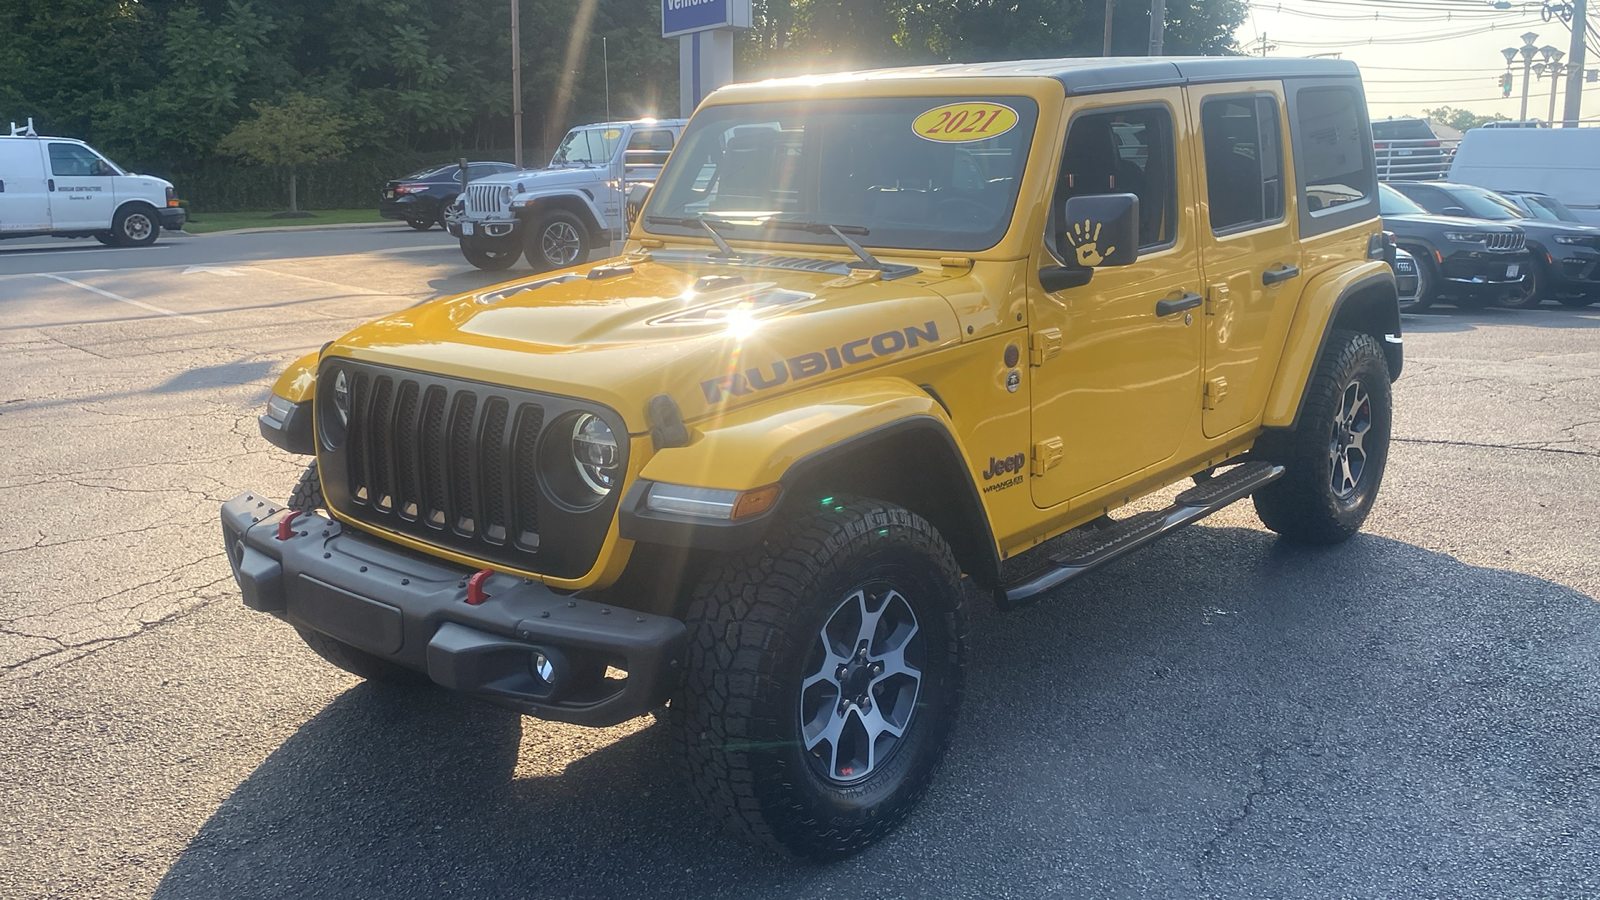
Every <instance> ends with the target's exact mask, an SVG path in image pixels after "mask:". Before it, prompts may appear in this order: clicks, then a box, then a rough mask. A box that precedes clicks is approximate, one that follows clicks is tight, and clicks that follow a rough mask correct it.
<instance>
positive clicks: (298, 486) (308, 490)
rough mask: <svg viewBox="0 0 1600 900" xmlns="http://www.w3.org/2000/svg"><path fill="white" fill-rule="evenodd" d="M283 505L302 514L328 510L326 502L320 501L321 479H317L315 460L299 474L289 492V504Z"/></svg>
mask: <svg viewBox="0 0 1600 900" xmlns="http://www.w3.org/2000/svg"><path fill="white" fill-rule="evenodd" d="M284 505H285V506H287V507H289V508H290V509H298V510H300V511H302V512H312V511H314V510H318V509H327V508H328V504H327V501H325V500H323V499H322V479H321V478H319V477H317V461H316V460H312V461H311V465H309V466H306V470H305V471H304V472H301V473H300V480H299V481H298V482H296V483H295V486H294V490H292V491H290V492H289V502H287V503H285V504H284Z"/></svg>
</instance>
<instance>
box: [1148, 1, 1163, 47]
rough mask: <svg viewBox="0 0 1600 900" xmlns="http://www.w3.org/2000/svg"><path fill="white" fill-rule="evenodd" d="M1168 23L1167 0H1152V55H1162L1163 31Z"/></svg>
mask: <svg viewBox="0 0 1600 900" xmlns="http://www.w3.org/2000/svg"><path fill="white" fill-rule="evenodd" d="M1166 24H1167V4H1166V2H1165V0H1150V55H1151V56H1160V55H1161V32H1162V29H1164V28H1165V27H1166Z"/></svg>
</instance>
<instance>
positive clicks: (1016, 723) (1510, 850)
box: [155, 527, 1600, 900]
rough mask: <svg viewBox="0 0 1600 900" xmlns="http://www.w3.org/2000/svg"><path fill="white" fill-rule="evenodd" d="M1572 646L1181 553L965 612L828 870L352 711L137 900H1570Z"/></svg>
mask: <svg viewBox="0 0 1600 900" xmlns="http://www.w3.org/2000/svg"><path fill="white" fill-rule="evenodd" d="M1596 646H1600V603H1596V602H1595V600H1594V599H1593V598H1591V597H1589V596H1586V595H1585V594H1582V593H1580V592H1578V591H1574V590H1572V589H1570V588H1567V587H1564V586H1562V585H1559V584H1554V583H1551V582H1548V581H1545V580H1542V579H1538V578H1534V577H1531V576H1527V575H1523V574H1518V573H1514V572H1508V571H1503V570H1498V569H1489V568H1477V567H1473V566H1469V565H1465V564H1463V563H1461V562H1459V561H1457V560H1455V559H1453V558H1451V557H1449V556H1446V555H1443V554H1439V553H1435V552H1432V551H1428V550H1424V549H1421V548H1418V547H1415V546H1412V545H1409V544H1405V543H1401V542H1397V541H1393V540H1388V539H1385V538H1380V537H1374V536H1368V535H1362V536H1359V537H1357V538H1356V539H1354V540H1352V541H1351V542H1349V543H1347V544H1345V545H1343V546H1339V547H1335V548H1329V549H1322V550H1315V551H1313V550H1305V549H1299V548H1295V547H1291V546H1288V545H1285V544H1282V543H1280V542H1278V541H1276V540H1275V539H1274V538H1273V536H1271V535H1269V534H1266V533H1264V532H1261V531H1257V530H1252V529H1245V528H1208V527H1196V528H1191V529H1187V530H1185V531H1183V532H1180V533H1178V534H1176V535H1174V536H1172V537H1171V538H1169V539H1167V540H1166V541H1163V542H1161V543H1159V544H1157V545H1155V546H1154V547H1152V548H1150V549H1148V550H1146V551H1143V552H1142V553H1141V554H1134V555H1133V556H1130V557H1129V558H1127V559H1124V560H1121V561H1119V562H1118V563H1116V564H1113V565H1112V566H1108V567H1107V568H1106V569H1104V570H1101V571H1099V572H1096V573H1092V574H1090V575H1088V576H1085V577H1084V578H1082V579H1080V580H1079V581H1078V582H1075V583H1074V584H1072V585H1070V586H1068V587H1067V588H1065V589H1063V590H1060V591H1058V592H1057V593H1056V595H1055V596H1053V597H1051V598H1048V599H1046V600H1045V601H1043V602H1042V603H1040V604H1038V605H1035V606H1032V607H1029V608H1026V609H1024V610H1020V611H1017V612H1014V613H1009V614H1004V615H998V614H993V613H990V612H988V611H987V608H986V607H985V606H982V605H980V606H979V607H978V608H977V610H976V615H975V617H974V621H973V626H972V633H971V653H970V660H971V667H970V675H969V682H968V691H967V697H966V706H965V707H964V710H963V715H962V722H961V725H960V727H959V728H958V730H957V733H956V735H955V739H954V746H953V748H952V750H951V753H950V757H949V758H948V760H947V762H946V764H945V767H944V769H943V771H942V772H941V774H940V775H939V777H938V778H937V779H936V781H935V784H934V787H933V789H932V790H931V791H930V793H929V795H928V797H927V798H926V799H925V801H924V802H923V804H922V805H921V807H920V808H919V809H918V810H917V812H915V813H914V814H913V815H912V816H911V818H910V819H909V820H908V822H907V823H906V825H905V826H904V827H902V828H901V829H900V830H898V831H897V832H895V833H894V834H893V835H891V836H890V837H889V838H888V839H887V840H886V841H885V842H884V843H882V844H881V845H879V846H877V847H875V848H873V849H871V850H869V851H867V852H866V853H864V854H862V855H861V856H859V857H857V858H855V859H852V860H849V861H846V862H843V863H838V864H835V865H832V866H827V867H819V866H812V865H805V864H797V863H792V862H786V861H783V860H779V859H776V858H774V857H772V856H769V855H767V854H766V853H764V852H762V851H758V850H754V849H751V848H748V847H746V846H744V845H743V844H741V843H739V842H737V841H735V840H734V839H732V838H730V837H728V836H726V835H724V834H722V833H721V831H720V829H719V828H718V827H717V826H716V824H715V823H714V822H713V821H712V819H711V818H710V816H709V815H708V814H706V813H705V812H703V811H701V809H699V808H698V806H697V805H696V804H695V803H693V802H692V800H691V798H690V796H689V794H688V792H687V790H686V789H685V788H684V787H683V785H682V783H681V781H680V779H679V776H678V772H677V769H676V766H675V760H674V758H673V754H672V750H671V746H670V742H669V741H668V739H667V735H666V734H665V732H666V727H665V726H663V725H651V726H649V727H643V728H640V729H638V730H635V731H632V732H631V733H627V734H626V735H625V736H621V737H620V738H610V737H607V736H606V735H609V734H613V733H603V734H602V733H596V732H583V731H580V730H577V729H570V728H564V727H562V726H555V725H550V724H548V723H542V722H538V721H535V720H532V719H528V720H523V719H519V718H518V717H516V716H514V715H511V714H509V713H505V712H501V711H498V710H495V709H492V708H489V707H484V706H479V705H477V704H473V703H465V702H462V701H461V700H459V699H457V698H453V697H451V696H449V695H446V694H444V693H443V692H435V691H423V692H420V693H409V694H408V693H403V692H399V691H392V690H385V689H381V688H378V687H375V686H370V685H363V686H360V687H357V688H354V689H352V690H350V691H348V692H347V693H345V694H344V695H342V696H341V697H339V698H338V699H337V700H336V701H335V702H333V703H332V704H330V705H329V706H328V707H327V708H326V709H324V710H323V711H322V712H321V713H320V714H318V715H317V716H316V717H314V718H313V719H312V720H311V721H309V722H307V723H306V724H305V725H304V726H303V727H302V728H301V729H300V730H299V732H297V733H296V734H295V735H294V736H292V737H291V738H290V739H288V740H287V741H285V742H284V743H283V744H282V745H281V746H280V747H279V748H278V749H277V750H276V751H275V752H274V753H273V754H272V755H271V756H270V757H268V758H267V759H266V760H265V762H263V763H262V764H261V766H260V767H259V768H258V769H257V770H256V771H255V772H254V774H252V775H251V776H250V777H249V778H248V779H246V780H245V781H244V782H243V783H242V784H241V785H239V787H238V788H237V789H236V790H235V791H234V793H233V794H232V796H230V797H229V798H228V799H227V800H226V801H225V802H224V803H223V804H222V806H221V807H220V808H219V809H218V810H217V812H216V813H215V814H214V815H213V816H212V817H211V819H210V820H209V821H208V822H206V823H205V825H204V826H203V827H202V828H201V829H200V831H199V833H198V834H197V835H196V836H195V838H194V839H193V841H192V842H191V843H190V844H189V846H188V847H187V848H186V849H185V850H184V851H183V853H182V854H181V856H180V857H179V858H178V860H177V861H176V863H175V864H174V865H173V866H172V868H171V869H170V870H169V872H168V873H167V875H166V877H165V879H164V880H163V881H162V883H161V884H160V886H159V888H158V889H157V891H156V893H155V896H156V897H157V898H160V900H177V898H215V897H228V898H234V900H253V898H263V900H264V898H280V897H342V898H343V897H348V898H355V897H361V898H366V897H371V898H399V897H434V896H440V897H443V896H449V897H511V896H539V897H545V896H549V897H684V898H698V897H752V898H755V897H761V898H771V897H784V898H789V897H851V898H854V897H884V898H889V897H984V898H987V897H997V896H1021V897H1042V896H1050V895H1064V896H1183V897H1198V896H1246V895H1248V896H1274V897H1326V896H1386V895H1412V896H1423V895H1426V896H1465V895H1468V894H1472V895H1482V894H1484V892H1485V890H1486V888H1485V886H1488V885H1502V886H1506V888H1507V891H1508V892H1526V893H1528V894H1530V895H1532V894H1545V893H1550V892H1553V893H1555V894H1565V895H1568V896H1578V895H1585V896H1590V895H1593V894H1594V893H1595V889H1596V888H1597V887H1600V882H1597V879H1600V874H1597V870H1596V869H1595V867H1594V866H1593V864H1592V863H1593V860H1594V859H1596V858H1600V829H1596V828H1594V827H1593V826H1594V823H1596V822H1600V743H1597V742H1596V740H1595V738H1594V736H1595V734H1596V733H1600V654H1597V653H1596V650H1595V648H1596ZM593 744H599V745H600V746H598V747H595V748H594V749H592V750H589V751H588V752H583V749H584V748H585V747H586V746H592V745H593ZM564 759H566V760H570V762H567V763H566V765H565V767H564V768H560V767H559V764H560V761H561V760H564ZM530 770H532V771H541V772H542V773H543V774H539V775H528V774H524V773H525V772H527V771H530ZM1512 886H1514V889H1513V887H1512ZM1584 888H1588V890H1585V889H1584ZM1488 892H1489V893H1494V891H1493V890H1492V889H1488Z"/></svg>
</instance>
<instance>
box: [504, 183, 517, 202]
mask: <svg viewBox="0 0 1600 900" xmlns="http://www.w3.org/2000/svg"><path fill="white" fill-rule="evenodd" d="M516 195H517V193H516V191H513V190H512V189H511V185H509V184H508V185H506V186H505V187H503V188H501V189H500V202H501V203H510V202H511V198H512V197H515V196H516Z"/></svg>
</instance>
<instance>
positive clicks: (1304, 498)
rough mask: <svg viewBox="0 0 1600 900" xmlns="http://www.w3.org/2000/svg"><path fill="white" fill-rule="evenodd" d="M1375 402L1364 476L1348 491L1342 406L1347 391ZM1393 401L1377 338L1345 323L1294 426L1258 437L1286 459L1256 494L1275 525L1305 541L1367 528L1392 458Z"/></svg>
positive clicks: (1335, 539)
mask: <svg viewBox="0 0 1600 900" xmlns="http://www.w3.org/2000/svg"><path fill="white" fill-rule="evenodd" d="M1356 385H1359V387H1360V390H1359V392H1358V393H1357V396H1360V395H1361V394H1364V395H1365V396H1366V397H1367V398H1368V400H1369V401H1370V408H1369V411H1368V417H1367V421H1368V426H1367V430H1366V431H1365V432H1363V434H1364V437H1363V438H1362V441H1361V446H1362V448H1363V450H1364V459H1363V460H1362V467H1361V471H1360V475H1359V477H1358V478H1356V479H1355V483H1354V484H1353V485H1352V486H1351V488H1350V490H1349V493H1348V494H1345V495H1343V496H1341V494H1340V492H1339V491H1338V490H1336V489H1335V487H1334V483H1333V482H1334V476H1335V472H1336V470H1335V465H1336V455H1335V449H1336V448H1337V447H1338V446H1339V443H1338V442H1339V440H1340V431H1341V422H1340V418H1341V410H1342V409H1343V408H1344V407H1343V404H1344V402H1345V398H1346V396H1347V394H1349V393H1350V391H1351V389H1352V387H1353V386H1356ZM1392 424H1393V400H1392V394H1391V392H1390V385H1389V365H1388V362H1387V360H1386V359H1385V358H1384V355H1383V348H1382V347H1381V346H1380V345H1379V344H1378V339H1377V338H1375V337H1373V336H1372V335H1370V334H1365V333H1363V332H1357V331H1346V330H1343V329H1338V330H1335V331H1333V332H1332V333H1331V334H1329V335H1328V343H1327V346H1325V347H1324V348H1323V350H1322V355H1321V357H1320V358H1319V359H1318V361H1317V367H1316V370H1315V373H1314V374H1313V375H1312V377H1311V383H1310V384H1309V385H1308V386H1307V387H1306V398H1305V406H1304V408H1303V409H1301V411H1300V421H1299V423H1298V424H1297V425H1296V426H1295V428H1294V429H1293V430H1290V431H1277V432H1269V433H1268V434H1266V435H1263V437H1262V439H1261V440H1260V441H1259V442H1258V443H1257V449H1258V451H1259V452H1260V454H1261V456H1263V457H1264V458H1266V459H1269V460H1271V461H1273V462H1276V463H1279V464H1281V465H1283V466H1284V467H1285V469H1286V471H1285V472H1284V474H1283V477H1282V478H1279V479H1278V480H1277V481H1274V482H1273V483H1271V484H1269V485H1267V486H1266V487H1264V488H1262V489H1261V490H1259V491H1257V492H1256V494H1255V498H1254V499H1255V507H1256V514H1257V515H1258V516H1260V517H1261V521H1262V522H1263V523H1264V524H1265V525H1266V526H1267V527H1268V528H1270V529H1272V530H1273V531H1276V532H1277V533H1278V534H1280V535H1283V536H1284V537H1285V538H1288V539H1290V540H1293V541H1297V542H1299V543H1304V544H1337V543H1339V542H1341V541H1344V540H1347V539H1349V538H1350V537H1351V536H1352V535H1354V534H1355V533H1356V532H1357V531H1359V530H1361V523H1362V522H1364V521H1366V518H1367V513H1368V512H1370V511H1371V509H1372V504H1373V501H1374V500H1376V499H1377V496H1378V487H1379V485H1380V484H1381V483H1382V481H1383V470H1384V466H1385V465H1386V463H1387V462H1388V458H1389V434H1390V429H1391V427H1392Z"/></svg>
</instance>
